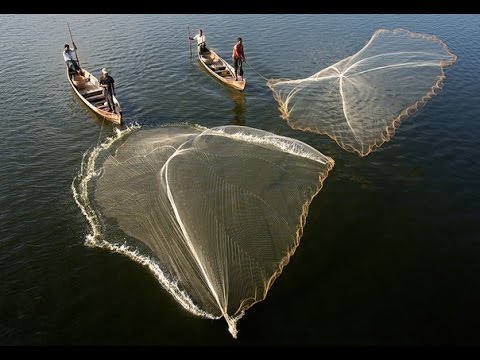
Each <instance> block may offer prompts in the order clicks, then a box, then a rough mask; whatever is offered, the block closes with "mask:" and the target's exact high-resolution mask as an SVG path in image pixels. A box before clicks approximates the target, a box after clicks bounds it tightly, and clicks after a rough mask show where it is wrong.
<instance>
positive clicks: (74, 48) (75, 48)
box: [67, 21, 82, 68]
mask: <svg viewBox="0 0 480 360" xmlns="http://www.w3.org/2000/svg"><path fill="white" fill-rule="evenodd" d="M67 27H68V32H69V33H70V39H72V45H73V51H74V52H75V57H76V58H77V63H78V67H79V68H82V67H81V66H80V60H79V59H78V54H77V47H76V46H75V42H74V41H73V36H72V32H71V31H70V25H68V21H67Z"/></svg>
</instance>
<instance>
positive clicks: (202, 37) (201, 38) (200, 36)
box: [189, 29, 208, 54]
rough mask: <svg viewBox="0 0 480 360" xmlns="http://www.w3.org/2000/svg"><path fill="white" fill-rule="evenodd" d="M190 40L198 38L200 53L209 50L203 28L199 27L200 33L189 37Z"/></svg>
mask: <svg viewBox="0 0 480 360" xmlns="http://www.w3.org/2000/svg"><path fill="white" fill-rule="evenodd" d="M189 39H190V40H197V46H198V47H199V49H200V54H202V53H206V52H208V49H207V46H206V45H205V35H203V31H202V29H198V34H197V35H195V36H194V37H193V38H192V37H189Z"/></svg>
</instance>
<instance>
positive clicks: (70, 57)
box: [63, 43, 80, 73]
mask: <svg viewBox="0 0 480 360" xmlns="http://www.w3.org/2000/svg"><path fill="white" fill-rule="evenodd" d="M73 50H77V47H76V46H75V43H73ZM74 57H75V58H74ZM63 59H64V60H65V62H66V64H67V66H68V68H69V69H70V71H71V72H76V73H78V72H80V67H79V66H78V59H77V57H76V55H75V53H74V52H73V51H72V49H70V45H68V44H65V47H64V49H63Z"/></svg>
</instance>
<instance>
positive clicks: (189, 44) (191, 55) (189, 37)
mask: <svg viewBox="0 0 480 360" xmlns="http://www.w3.org/2000/svg"><path fill="white" fill-rule="evenodd" d="M191 38H192V37H191V36H190V26H188V46H189V48H190V59H191V58H192V57H193V54H192V42H191V41H190V39H191Z"/></svg>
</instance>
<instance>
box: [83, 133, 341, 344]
mask: <svg viewBox="0 0 480 360" xmlns="http://www.w3.org/2000/svg"><path fill="white" fill-rule="evenodd" d="M108 151H110V153H109V155H108V156H106V157H105V161H104V162H103V164H100V165H101V166H100V169H99V170H100V173H101V175H99V176H98V177H97V178H96V179H95V180H94V181H93V182H92V186H93V191H94V200H93V203H94V204H95V207H97V210H98V213H99V214H100V215H101V216H100V218H102V219H113V220H114V221H116V223H117V224H118V227H119V228H120V229H121V230H123V232H125V233H126V234H128V235H129V236H131V237H132V238H134V239H136V240H139V241H140V242H141V243H142V244H143V245H145V246H146V247H147V248H148V249H149V251H150V252H151V254H152V256H153V258H154V259H155V261H156V263H158V266H159V267H160V269H161V272H162V273H163V277H164V278H165V279H167V281H166V282H165V283H164V284H163V285H165V286H167V287H169V291H170V292H171V293H172V294H173V295H174V296H175V297H176V298H177V300H179V301H180V303H182V304H184V305H185V304H186V305H185V307H186V308H188V309H189V310H192V311H193V312H195V313H197V314H199V315H204V316H207V317H224V318H225V320H226V321H227V322H228V325H229V330H230V332H231V333H232V335H233V336H234V337H235V336H236V333H237V328H236V322H237V320H238V319H239V318H240V317H241V316H242V315H243V313H244V311H245V310H246V309H247V308H248V307H250V306H251V305H252V304H254V303H256V302H258V301H261V300H262V299H264V298H265V296H266V294H267V292H268V290H269V289H270V287H271V285H272V283H273V281H274V280H275V279H276V277H277V276H278V275H279V274H280V273H281V271H282V268H283V267H284V266H285V265H286V264H287V263H288V261H289V258H290V256H291V255H292V254H293V253H294V251H295V249H296V247H297V246H298V244H299V240H300V237H301V235H302V230H303V227H304V225H305V219H306V216H307V212H308V206H309V204H310V202H311V201H312V198H313V197H314V196H315V195H316V194H317V193H318V192H319V191H320V189H321V187H322V182H323V180H324V179H325V178H326V177H327V175H328V172H329V170H330V169H331V168H332V167H333V165H334V162H333V160H332V159H331V158H329V157H326V156H324V155H323V154H321V153H320V152H318V151H317V150H315V149H314V148H312V147H310V146H309V145H307V144H304V143H302V142H300V141H297V140H294V139H290V138H286V137H282V136H277V135H274V134H272V133H268V132H265V131H261V130H256V129H252V128H248V127H241V126H224V127H218V128H213V129H204V128H202V129H199V128H192V127H188V126H170V127H165V128H159V129H155V130H148V131H143V130H139V131H137V132H135V133H133V134H131V135H130V136H129V137H128V138H127V139H126V140H125V141H123V140H122V142H121V144H119V145H117V146H112V148H111V149H108ZM143 245H142V246H143Z"/></svg>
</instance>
